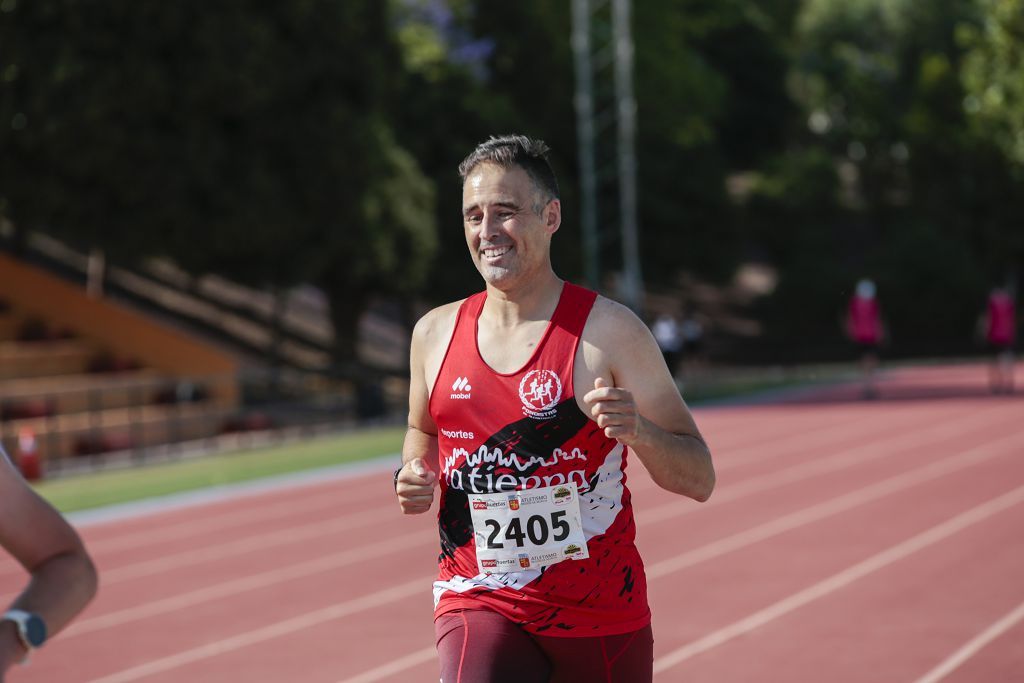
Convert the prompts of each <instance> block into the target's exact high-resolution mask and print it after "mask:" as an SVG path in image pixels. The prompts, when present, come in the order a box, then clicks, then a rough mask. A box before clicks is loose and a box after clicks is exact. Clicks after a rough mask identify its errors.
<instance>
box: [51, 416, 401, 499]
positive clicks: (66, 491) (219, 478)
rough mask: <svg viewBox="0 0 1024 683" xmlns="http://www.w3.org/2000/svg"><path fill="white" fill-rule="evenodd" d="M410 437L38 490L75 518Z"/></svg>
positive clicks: (366, 438) (313, 464)
mask: <svg viewBox="0 0 1024 683" xmlns="http://www.w3.org/2000/svg"><path fill="white" fill-rule="evenodd" d="M404 435H405V427H404V426H401V427H387V428H379V429H369V430H360V431H357V432H352V433H349V434H345V435H342V436H337V437H328V438H324V439H316V440H311V441H304V442H299V443H294V444H289V445H285V446H272V447H268V448H260V449H257V450H251V451H239V452H233V453H225V454H219V455H210V456H204V457H200V458H194V459H187V460H178V461H171V462H162V463H158V464H152V465H146V466H142V467H132V468H128V469H118V470H110V471H99V472H91V473H86V474H80V475H75V476H69V477H65V478H62V479H53V480H49V481H42V482H39V483H38V484H37V485H36V486H35V488H36V490H37V491H38V492H39V493H40V494H41V495H42V496H43V497H45V498H46V499H47V500H49V501H50V502H51V503H52V504H53V505H54V506H55V507H56V508H57V509H58V510H61V511H62V512H74V511H76V510H86V509H89V508H95V507H100V506H103V505H112V504H115V503H126V502H130V501H135V500H143V499H146V498H152V497H154V496H161V495H166V494H170V493H179V492H182V491H191V490H195V489H201V488H206V487H208V486H217V485H220V484H230V483H235V482H242V481H250V480H253V479H259V478H261V477H268V476H272V475H275V474H285V473H289V472H298V471H302V470H308V469H313V468H317V467H326V466H329V465H337V464H341V463H346V462H355V461H358V460H365V459H367V458H372V457H375V456H380V455H387V454H388V453H397V452H399V451H400V450H401V448H402V438H403V437H404Z"/></svg>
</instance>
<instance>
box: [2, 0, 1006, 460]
mask: <svg viewBox="0 0 1024 683" xmlns="http://www.w3.org/2000/svg"><path fill="white" fill-rule="evenodd" d="M628 5H629V3H623V2H618V1H616V2H611V1H605V2H601V1H599V0H590V1H589V2H583V1H581V0H576V2H571V1H570V0H562V1H559V2H552V1H550V0H521V1H519V2H514V3H513V2H484V1H483V0H388V1H383V0H295V1H292V2H280V3H257V2H245V1H243V0H227V1H224V2H216V3H210V2H199V1H198V0H178V1H176V2H167V3H144V2H137V1H134V0H108V1H106V2H87V1H83V0H0V426H2V428H0V439H2V441H3V444H4V445H5V447H6V448H7V449H8V450H9V451H11V452H16V451H30V452H36V453H39V455H40V456H41V457H42V459H43V460H44V461H46V464H47V468H48V469H50V470H53V471H58V470H60V469H72V468H74V467H76V466H78V465H82V464H84V465H86V466H90V467H91V466H96V465H97V464H103V463H104V462H106V461H107V460H106V458H107V457H108V456H106V455H104V454H119V455H120V457H121V458H122V459H125V458H126V459H128V460H129V461H135V460H137V459H140V458H145V457H152V456H153V454H154V453H157V454H159V453H160V452H161V449H163V450H164V451H168V452H172V453H173V452H175V449H176V448H177V449H183V448H186V447H185V446H181V445H180V444H191V446H190V447H192V448H205V449H221V448H225V447H227V446H231V445H232V444H234V445H237V444H238V443H250V441H246V439H254V438H256V437H255V436H253V435H256V434H264V433H271V432H272V433H274V434H277V435H278V436H279V437H281V438H284V437H283V436H282V435H285V434H287V433H293V434H297V435H299V436H302V435H309V434H313V433H316V432H317V431H318V430H332V429H337V428H338V427H339V426H351V425H364V424H368V423H371V424H372V423H379V422H384V423H388V422H399V423H400V422H401V421H402V420H404V400H405V387H406V384H405V376H406V374H407V353H408V350H407V349H408V336H409V333H410V330H411V326H412V324H413V323H414V322H415V320H416V319H417V318H418V316H419V315H421V314H422V313H423V312H425V311H426V310H427V309H429V308H430V307H432V306H434V305H437V304H440V303H443V302H446V301H450V300H454V299H459V298H462V297H464V296H467V295H468V294H470V293H472V292H475V291H478V290H479V289H481V283H480V280H479V277H478V275H477V273H476V271H475V270H474V269H473V266H472V264H471V261H470V259H469V258H468V255H467V253H466V248H465V243H464V238H463V233H462V228H461V225H460V223H461V219H460V202H461V189H460V182H459V179H458V176H457V173H456V167H457V165H458V162H459V161H460V160H461V159H462V158H463V157H464V156H465V155H466V154H467V153H468V152H469V151H470V150H472V148H473V147H474V146H475V145H476V144H477V143H479V142H481V141H483V140H485V139H487V137H488V136H490V135H494V134H504V133H509V132H521V133H525V134H528V135H531V136H534V137H538V138H542V139H544V140H545V141H546V142H547V143H548V144H549V145H550V146H551V148H552V149H553V155H552V162H553V165H554V167H555V170H556V172H557V174H558V176H559V179H560V183H561V189H562V201H563V207H564V208H563V215H564V222H563V227H562V230H561V231H560V232H559V234H558V235H557V236H556V238H555V242H554V263H555V267H556V271H557V272H558V273H559V275H561V276H562V277H565V278H568V279H571V280H574V281H578V282H582V283H585V284H588V285H590V286H591V287H594V288H596V289H599V290H600V291H601V292H603V293H604V294H606V295H607V296H611V297H614V298H618V299H620V300H623V301H625V302H627V303H629V304H630V305H631V306H633V307H634V308H635V309H636V310H637V312H638V314H640V315H641V316H642V317H643V318H644V319H645V320H647V321H649V322H650V323H651V324H652V325H653V324H654V321H655V320H656V319H657V318H658V317H659V316H667V317H669V318H673V319H675V320H677V321H679V322H685V321H689V325H688V327H689V329H690V330H691V333H692V334H693V335H698V336H699V337H700V339H699V343H698V344H697V345H696V346H694V345H692V340H691V347H690V349H691V351H694V353H691V357H690V358H688V357H687V356H686V355H685V352H684V355H683V356H682V358H681V359H680V358H676V359H675V360H676V361H678V363H679V364H678V365H674V369H675V370H677V372H678V373H679V375H680V382H681V385H682V386H683V387H684V395H686V396H687V398H688V399H689V398H692V397H695V396H692V395H690V394H687V385H688V382H689V387H698V386H711V385H713V384H714V378H715V377H735V376H737V375H740V376H746V377H754V378H757V377H762V378H763V377H764V376H766V375H765V373H766V372H768V371H769V370H770V371H771V372H772V373H776V374H778V373H779V372H781V373H782V376H783V377H784V378H785V377H789V378H793V377H806V376H807V375H801V374H800V370H799V369H800V368H807V367H815V368H820V367H831V366H833V365H834V367H836V368H842V367H845V366H844V365H843V364H852V363H854V361H855V360H856V358H857V350H856V348H855V347H854V345H853V344H852V343H851V342H850V340H849V339H848V338H847V335H846V330H845V327H844V315H845V313H846V307H847V304H848V301H849V299H850V297H851V295H852V294H853V291H854V288H855V286H856V283H857V282H858V280H860V279H863V278H870V279H871V280H872V281H873V282H874V284H875V285H876V291H877V297H878V301H879V302H880V307H881V312H882V317H883V319H884V325H885V331H886V334H885V338H884V341H883V345H882V352H881V354H882V357H883V359H888V360H904V361H912V360H920V359H935V358H944V359H960V358H969V357H980V356H982V355H983V354H986V353H987V349H986V346H985V340H984V335H983V334H982V333H981V331H980V330H981V328H980V326H979V320H981V319H982V317H983V315H984V312H985V306H986V299H987V297H988V293H989V291H990V290H991V289H992V288H993V287H996V286H1000V287H1005V288H1007V289H1008V290H1009V291H1010V293H1011V294H1012V295H1014V296H1015V295H1016V292H1017V287H1018V284H1019V280H1020V276H1021V273H1022V268H1024V192H1022V191H1021V190H1022V189H1024V0H948V1H947V2H941V3H922V2H916V1H914V0H758V1H756V2H755V1H754V0H717V1H716V2H706V1H704V0H645V1H644V2H637V3H634V4H633V5H632V8H631V11H630V9H629V7H628ZM624 6H625V8H626V11H627V12H629V13H628V15H627V16H626V17H625V23H623V16H622V15H621V14H620V15H616V12H622V11H623V7H624ZM623 26H625V27H626V29H627V30H623ZM1018 319H1019V316H1018ZM683 329H684V330H685V329H687V325H684V326H683ZM698 349H699V356H698V355H697V350H698ZM851 367H853V366H852V365H851ZM780 369H781V370H780ZM814 372H819V371H818V370H815V371H814ZM759 373H760V374H759ZM811 374H814V373H811ZM773 376H774V375H773ZM694 378H696V379H698V380H700V381H691V380H693V379H694ZM695 390H696V389H695ZM288 430H291V432H289V431H288ZM240 440H241V441H240ZM110 457H113V456H110Z"/></svg>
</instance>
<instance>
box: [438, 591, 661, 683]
mask: <svg viewBox="0 0 1024 683" xmlns="http://www.w3.org/2000/svg"><path fill="white" fill-rule="evenodd" d="M434 632H435V635H436V638H437V654H438V658H439V659H440V662H441V683H578V681H593V682H594V683H644V682H645V681H646V682H649V681H650V680H651V679H652V677H653V676H654V673H653V666H654V637H653V635H652V632H651V627H650V625H647V626H646V627H644V628H642V629H640V630H639V631H633V632H631V633H623V634H621V635H614V636H594V637H590V638H564V637H563V638H560V637H556V636H543V635H534V634H530V633H527V632H526V631H524V630H523V629H521V628H519V626H517V625H516V624H514V623H513V622H511V621H509V620H508V619H506V618H505V617H503V616H501V615H500V614H497V613H495V612H491V611H489V610H478V609H472V610H456V611H453V612H448V613H446V614H442V615H441V616H440V617H438V618H437V619H436V620H435V621H434Z"/></svg>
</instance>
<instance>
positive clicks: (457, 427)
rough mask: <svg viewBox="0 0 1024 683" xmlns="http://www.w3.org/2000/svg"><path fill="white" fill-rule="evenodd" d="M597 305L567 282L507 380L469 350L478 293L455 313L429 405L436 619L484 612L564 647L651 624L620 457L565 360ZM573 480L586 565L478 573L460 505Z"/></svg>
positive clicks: (482, 296) (623, 454) (467, 518)
mask: <svg viewBox="0 0 1024 683" xmlns="http://www.w3.org/2000/svg"><path fill="white" fill-rule="evenodd" d="M596 298H597V295H596V294H595V293H594V292H592V291H589V290H586V289H583V288H581V287H577V286H575V285H572V284H569V283H566V284H565V285H564V287H563V290H562V295H561V298H560V299H559V303H558V306H557V307H556V309H555V312H554V314H553V316H552V318H551V321H550V322H549V323H548V327H547V329H546V331H545V333H544V336H543V337H542V338H541V340H540V343H539V344H538V346H537V348H536V349H535V350H534V353H533V356H532V357H531V358H530V360H529V361H527V363H526V364H525V365H524V366H523V367H522V368H521V369H519V370H518V371H516V372H512V373H508V374H504V373H499V372H495V371H494V370H493V369H491V367H490V366H489V365H487V363H486V362H484V360H483V358H482V357H481V355H480V352H479V349H478V347H477V320H478V318H479V316H480V312H481V310H482V309H483V305H484V301H485V300H486V292H481V293H479V294H476V295H474V296H471V297H469V298H468V299H466V300H465V301H464V302H463V303H462V306H461V307H460V308H459V311H458V314H457V317H456V322H455V330H454V332H453V334H452V339H451V341H450V342H449V346H448V350H447V352H446V354H445V358H444V360H443V362H442V364H441V369H440V371H439V373H438V377H437V380H436V382H435V384H434V388H433V391H432V392H431V396H430V404H429V405H430V414H431V416H432V417H433V418H434V421H435V423H436V425H437V427H438V434H437V440H438V447H439V462H440V467H441V471H440V473H439V477H438V478H439V481H440V484H439V486H440V499H441V500H440V506H439V512H438V526H439V530H440V537H441V554H440V557H439V560H438V561H439V576H438V579H437V581H436V582H435V583H434V605H435V617H436V616H440V615H442V614H445V613H447V612H450V611H452V610H456V609H473V608H477V609H480V608H484V609H489V610H492V611H495V612H497V613H499V614H502V615H504V616H505V617H507V618H508V619H510V620H512V621H513V622H515V623H517V624H519V625H520V626H521V627H522V628H523V629H524V630H526V631H528V632H531V633H542V634H544V635H554V636H569V637H572V636H578V637H590V636H601V635H615V634H619V633H626V632H629V631H635V630H638V629H641V628H644V627H645V626H647V624H649V623H650V619H651V616H650V609H649V607H648V604H647V582H646V577H645V575H644V569H643V563H642V561H641V559H640V555H639V553H638V552H637V549H636V546H635V545H634V537H635V532H636V528H635V525H634V519H633V508H632V505H631V502H630V493H629V490H628V489H627V488H626V474H625V469H626V460H627V452H628V449H626V448H625V447H623V446H622V445H621V444H619V443H618V442H617V441H616V440H614V439H609V438H608V437H606V436H605V434H604V431H603V430H602V429H601V428H600V427H598V426H597V423H595V422H594V421H593V420H591V419H590V418H589V417H588V416H587V415H585V414H584V413H583V412H582V411H581V410H580V408H579V406H578V405H577V404H576V398H575V396H574V392H573V361H574V359H575V356H576V350H577V347H578V344H579V339H580V335H581V333H582V332H583V327H584V325H585V324H586V321H587V317H588V316H589V314H590V310H591V308H592V307H593V304H594V301H595V300H596ZM570 482H571V483H575V484H576V485H577V488H578V492H579V506H580V513H581V515H580V519H581V522H582V527H583V532H584V536H585V538H586V540H587V548H588V551H589V558H587V559H580V560H564V561H562V562H559V563H557V564H553V565H550V566H547V567H544V568H542V569H527V570H523V571H514V572H506V573H492V574H485V573H481V571H480V569H478V565H477V557H476V542H475V539H474V529H473V522H472V517H471V513H470V509H469V498H468V496H469V495H471V494H480V493H488V494H489V493H496V492H509V491H528V490H529V489H536V488H542V487H550V486H554V487H556V488H557V485H559V484H565V483H570Z"/></svg>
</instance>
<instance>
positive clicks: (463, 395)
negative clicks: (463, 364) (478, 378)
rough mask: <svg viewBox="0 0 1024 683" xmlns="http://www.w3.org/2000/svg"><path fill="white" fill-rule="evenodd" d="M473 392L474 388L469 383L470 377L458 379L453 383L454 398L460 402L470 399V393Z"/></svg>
mask: <svg viewBox="0 0 1024 683" xmlns="http://www.w3.org/2000/svg"><path fill="white" fill-rule="evenodd" d="M472 390H473V387H472V386H471V385H470V383H469V378H468V377H456V378H455V381H454V382H452V396H451V397H452V398H453V399H456V400H459V399H462V400H465V399H467V398H469V397H470V395H469V392H470V391H472Z"/></svg>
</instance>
